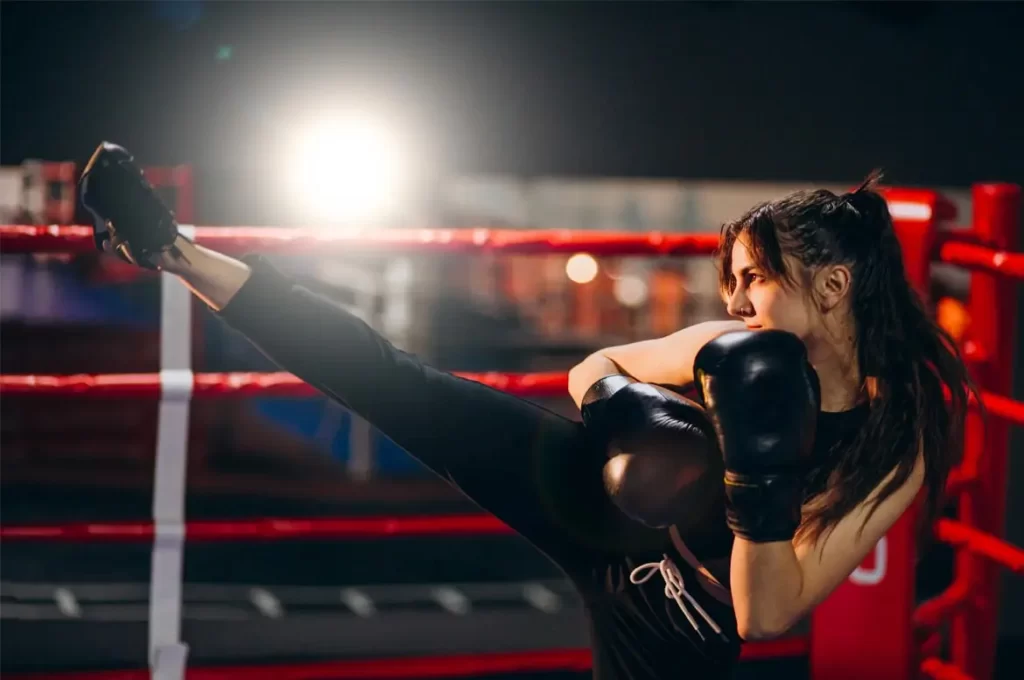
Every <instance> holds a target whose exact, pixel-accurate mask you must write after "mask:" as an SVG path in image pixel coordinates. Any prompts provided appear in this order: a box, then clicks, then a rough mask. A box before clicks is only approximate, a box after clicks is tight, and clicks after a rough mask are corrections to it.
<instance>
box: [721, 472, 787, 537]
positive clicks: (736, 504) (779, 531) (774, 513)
mask: <svg viewBox="0 0 1024 680" xmlns="http://www.w3.org/2000/svg"><path fill="white" fill-rule="evenodd" d="M725 495H726V501H727V502H726V520H727V521H728V523H729V528H730V529H732V531H733V533H734V534H736V535H737V536H739V537H740V538H744V539H746V540H748V541H752V542H754V543H771V542H774V541H791V540H793V537H794V536H795V535H796V530H797V529H798V528H799V527H800V506H801V501H802V499H803V484H802V482H801V479H800V477H799V475H796V474H775V475H770V474H768V475H766V474H761V475H753V474H741V473H737V472H731V471H727V472H726V473H725Z"/></svg>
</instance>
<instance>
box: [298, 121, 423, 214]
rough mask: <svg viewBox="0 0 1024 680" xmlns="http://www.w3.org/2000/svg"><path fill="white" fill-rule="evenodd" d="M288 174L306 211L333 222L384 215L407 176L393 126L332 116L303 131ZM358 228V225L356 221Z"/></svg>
mask: <svg viewBox="0 0 1024 680" xmlns="http://www.w3.org/2000/svg"><path fill="white" fill-rule="evenodd" d="M293 150H294V154H295V155H294V158H293V160H292V164H291V169H290V177H291V179H292V182H293V183H294V189H295V192H296V195H298V196H299V197H300V200H301V201H303V202H304V208H305V210H304V212H309V213H310V216H311V217H314V218H316V219H320V220H326V221H328V222H331V223H338V222H341V223H354V222H356V221H358V220H372V219H374V218H380V217H385V216H386V214H387V212H388V210H389V209H391V208H393V207H394V206H395V205H397V203H398V202H399V200H400V194H401V192H402V190H403V189H404V184H405V182H406V180H407V177H406V174H407V167H406V163H405V161H406V156H405V149H404V148H403V145H402V144H401V142H400V140H399V138H398V135H397V134H396V133H395V131H394V130H391V129H389V127H388V125H387V124H386V123H384V122H383V121H380V120H376V119H373V118H370V117H354V116H353V117H347V118H341V119H338V120H331V121H327V122H324V123H321V124H319V125H316V126H314V127H311V128H309V129H306V130H304V131H303V132H302V134H301V136H300V137H299V139H298V140H297V141H296V142H295V144H294V146H293ZM355 226H358V225H355Z"/></svg>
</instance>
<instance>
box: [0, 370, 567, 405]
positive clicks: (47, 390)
mask: <svg viewBox="0 0 1024 680" xmlns="http://www.w3.org/2000/svg"><path fill="white" fill-rule="evenodd" d="M455 375H457V376H459V377H461V378H465V379H467V380H473V381H475V382H479V383H482V384H484V385H487V386H488V387H493V388H494V389H498V390H501V391H503V392H508V393H509V394H515V395H517V396H532V397H555V396H557V397H561V396H565V395H566V394H567V390H568V376H567V375H566V374H565V373H561V372H552V373H499V372H491V373H456V374H455ZM162 384H163V380H162V379H161V376H160V374H159V373H115V374H109V375H88V374H80V375H0V395H4V396H16V395H19V396H29V395H31V396H68V395H88V396H89V397H91V398H108V399H134V398H150V399H155V398H157V397H159V396H160V390H161V386H162ZM320 394H321V393H320V392H319V391H318V390H317V389H316V388H315V387H312V386H310V385H309V384H307V383H305V382H304V381H302V380H300V379H299V378H297V377H295V376H294V375H292V374H291V373H284V372H276V373H196V374H193V392H192V397H193V398H194V399H213V398H219V397H256V396H259V397H312V396H319V395H320Z"/></svg>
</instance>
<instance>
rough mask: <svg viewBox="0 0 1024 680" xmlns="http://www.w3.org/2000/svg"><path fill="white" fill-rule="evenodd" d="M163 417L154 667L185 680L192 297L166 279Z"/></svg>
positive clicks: (165, 676)
mask: <svg viewBox="0 0 1024 680" xmlns="http://www.w3.org/2000/svg"><path fill="white" fill-rule="evenodd" d="M160 384H161V398H160V412H159V420H158V422H157V442H156V471H155V474H154V478H153V526H154V538H153V561H152V571H151V574H150V582H149V667H150V672H151V675H152V677H153V679H154V680H182V679H183V678H184V677H185V665H186V663H187V658H188V646H187V645H185V644H184V643H182V641H181V590H182V557H183V546H184V538H185V470H186V465H187V462H188V433H189V422H188V416H189V405H190V402H191V398H192V385H193V376H192V294H191V293H190V292H189V290H188V289H187V288H186V287H185V285H184V284H183V283H182V282H181V281H179V280H178V279H177V278H176V277H174V276H172V275H171V274H167V273H163V274H161V310H160Z"/></svg>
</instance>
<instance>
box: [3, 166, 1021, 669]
mask: <svg viewBox="0 0 1024 680" xmlns="http://www.w3.org/2000/svg"><path fill="white" fill-rule="evenodd" d="M886 198H887V200H888V201H889V205H890V209H891V212H892V214H893V217H894V222H895V224H896V228H897V232H898V235H899V237H900V240H901V243H902V246H903V249H904V253H905V258H906V265H907V272H908V276H909V277H910V279H911V281H912V282H913V283H914V285H915V286H917V287H918V289H919V290H920V291H922V292H923V293H925V294H926V293H927V291H928V287H929V280H930V270H931V266H932V263H933V262H941V263H945V264H949V265H957V266H960V267H964V268H967V269H968V270H969V271H970V276H971V282H970V291H969V299H968V310H969V312H970V316H971V318H972V324H971V328H970V333H969V337H968V338H967V340H966V341H965V342H964V345H963V352H964V355H965V357H966V358H967V360H968V362H969V364H970V367H971V370H972V373H973V375H974V376H975V378H976V380H977V382H978V385H979V387H980V388H981V391H982V397H983V401H984V405H985V407H986V410H987V412H988V418H987V420H983V418H982V417H981V416H980V415H979V413H978V411H977V409H974V410H972V412H971V414H970V415H969V418H968V422H967V432H966V438H965V447H964V452H963V457H962V461H961V462H960V464H959V466H958V467H957V468H956V469H955V470H954V472H953V474H952V475H951V477H950V480H949V489H948V491H949V495H950V497H951V498H955V499H957V500H958V516H957V517H956V519H952V518H946V519H941V520H939V521H938V522H937V524H936V525H935V527H934V536H935V538H936V540H937V541H939V542H942V543H945V544H948V545H950V546H953V547H954V548H955V550H956V558H955V572H954V577H953V580H952V583H951V585H950V586H949V587H948V588H947V589H946V590H945V591H944V592H942V593H941V594H940V595H938V596H937V597H935V598H933V599H931V600H928V601H926V602H924V603H920V604H919V603H918V602H917V601H916V598H915V570H914V564H915V559H916V546H915V532H914V526H915V519H916V512H917V508H916V507H912V508H911V509H910V510H908V512H907V513H906V514H905V515H904V516H903V517H902V518H901V519H900V520H899V521H898V522H897V523H896V525H894V526H893V528H892V530H891V531H890V532H889V533H888V534H887V535H886V536H885V537H884V538H883V539H882V540H881V541H880V542H879V543H878V544H877V546H876V548H875V550H874V553H873V554H872V555H871V556H869V557H868V559H867V560H865V562H864V563H863V564H862V565H861V566H860V567H859V568H858V569H857V570H855V571H854V572H853V573H852V574H851V576H850V577H849V578H848V579H847V580H846V581H845V582H844V583H843V584H842V585H841V586H840V587H839V588H838V589H837V590H836V591H835V592H834V593H833V594H832V595H831V596H830V597H829V599H828V600H826V601H825V602H824V603H823V604H822V605H820V606H819V607H818V608H817V610H816V611H815V612H814V614H813V616H812V617H811V627H810V633H809V635H807V636H800V637H788V638H784V639H781V640H776V641H769V642H762V643H750V644H746V645H744V647H743V652H742V655H743V658H744V659H765V658H775V657H779V656H801V657H807V658H808V660H809V666H810V674H811V677H812V678H816V679H824V678H828V679H834V678H865V677H872V678H875V679H876V680H880V679H888V678H892V679H893V680H897V679H900V680H904V679H907V678H914V677H921V676H926V677H932V678H941V679H950V680H954V679H969V678H975V679H978V680H980V679H982V678H987V677H990V676H991V675H992V672H993V662H994V656H995V645H996V637H997V636H996V626H997V618H998V608H999V580H1000V579H999V577H1000V573H1001V570H1003V569H1009V570H1011V571H1012V572H1015V573H1018V574H1020V573H1024V549H1021V548H1019V547H1015V546H1012V545H1010V544H1008V543H1006V542H1005V541H1003V540H1002V538H1001V536H1002V535H1003V522H1004V515H1005V505H1006V486H1007V482H1006V471H1007V469H1008V460H1007V459H1008V455H1009V434H1010V427H1011V426H1012V425H1018V426H1019V425H1021V424H1024V403H1020V402H1016V401H1013V400H1012V399H1010V398H1009V397H1008V396H1007V395H1009V394H1010V393H1011V390H1012V369H1011V368H1010V367H1012V365H1013V361H1014V354H1015V349H1016V344H1015V329H1016V325H1017V315H1016V310H1017V306H1016V285H1017V283H1018V282H1019V281H1020V280H1022V279H1024V254H1020V253H1015V252H1014V250H1015V249H1017V248H1019V245H1020V244H1019V238H1020V230H1021V212H1020V208H1021V190H1020V187H1018V186H1014V185H1007V184H983V185H976V186H975V187H973V215H972V216H971V221H970V225H969V226H968V227H955V226H952V225H954V224H955V223H956V222H955V220H956V218H957V215H956V210H955V207H954V206H953V205H952V203H950V202H949V201H947V200H946V199H944V198H943V197H942V196H941V195H940V194H938V193H936V192H933V191H925V190H908V189H888V190H887V191H886ZM189 200H191V198H190V196H189ZM182 231H183V232H185V233H186V234H187V235H188V236H190V237H191V238H193V239H194V240H195V241H196V242H197V243H200V244H203V245H206V246H209V247H211V248H213V249H215V250H218V251H221V252H224V253H228V254H239V253H243V252H252V251H270V252H274V253H279V254H283V253H291V254H297V253H310V252H314V251H315V252H319V253H329V252H331V251H335V252H344V253H353V252H359V251H367V252H376V251H381V250H384V251H413V252H417V253H423V252H445V253H451V252H462V253H480V252H498V253H577V252H587V253H590V254H592V255H595V256H623V255H633V256H659V257H660V256H678V257H683V256H687V257H689V256H707V255H709V254H710V253H711V252H712V251H713V250H714V248H715V247H716V245H717V236H716V235H686V234H668V233H654V234H646V235H636V234H625V233H609V232H573V231H518V230H487V229H467V230H394V231H373V232H367V233H344V234H342V233H328V232H315V231H303V230H292V229H274V228H246V227H230V228H214V227H191V226H186V227H183V229H182ZM93 249H94V246H93V236H92V230H91V228H89V227H85V226H15V225H4V226H0V250H2V251H3V252H5V253H30V252H31V253H71V254H86V253H93V252H94V250H93ZM161 276H162V312H161V322H162V323H161V364H160V371H159V373H137V374H115V375H3V376H0V396H2V397H3V398H4V399H15V398H33V399H44V398H46V397H48V396H61V397H67V396H69V395H74V396H76V397H80V398H83V399H110V398H131V399H148V400H159V420H158V431H157V443H156V471H155V479H154V497H153V516H152V520H151V521H145V522H117V523H90V522H82V523H74V524H62V525H50V526H38V525H25V526H2V527H0V540H2V542H3V543H5V544H11V543H14V542H28V541H37V542H38V541H44V542H72V541H90V542H107V543H110V542H130V543H139V544H149V545H151V546H152V570H151V579H150V585H149V588H150V598H149V623H148V625H149V668H138V669H128V670H116V671H89V672H61V673H42V674H36V673H33V674H31V675H30V676H29V675H26V676H24V677H32V678H37V679H38V678H44V677H45V678H62V679H68V680H71V679H73V678H74V679H81V680H85V679H87V678H88V679H91V680H115V679H116V680H121V679H128V678H132V679H134V678H140V679H141V678H143V677H154V678H166V679H168V680H172V679H173V680H177V679H180V678H183V677H187V678H190V679H193V680H206V679H213V678H224V679H234V678H238V679H241V678H275V679H276V680H288V679H296V680H297V679H299V678H303V679H305V680H327V679H328V678H335V679H338V678H346V679H349V678H350V679H356V678H360V679H369V678H377V679H383V678H390V679H398V678H409V679H412V678H432V677H446V678H452V677H471V676H475V675H481V674H490V675H494V674H502V673H512V672H516V673H522V672H540V671H586V670H587V669H588V668H589V666H590V652H589V650H586V649H552V650H546V651H530V652H515V653H489V654H472V655H461V656H444V657H438V656H431V657H419V658H401V659H381V660H367V659H358V660H352V659H343V660H338V661H333V662H312V663H301V664H291V665H287V666H285V665H279V666H264V667H254V666H247V667H233V668H232V667H211V668H194V667H189V666H188V663H187V656H188V649H187V646H186V645H185V644H184V643H183V642H182V640H181V607H182V551H183V549H184V545H185V543H186V542H210V541H216V542H231V541H245V540H252V539H259V540H261V541H290V540H296V539H310V538H315V539H335V540H339V541H341V540H353V539H359V540H366V539H374V540H380V541H386V540H388V539H392V538H398V537H408V536H451V535H464V536H484V535H499V534H507V533H510V530H509V529H508V527H506V526H504V525H503V524H502V523H500V522H499V521H498V520H496V519H495V518H493V517H491V516H488V515H444V516H435V517H427V516H396V517H348V518H346V517H338V518H324V519H287V518H267V519H259V520H243V521H236V520H230V521H212V520H204V521H188V520H187V519H186V518H185V516H184V514H185V513H184V498H185V493H186V483H185V479H186V475H185V473H186V469H185V468H186V458H187V450H186V449H187V440H188V437H187V434H188V431H189V420H188V417H189V404H190V402H191V401H192V400H213V399H217V400H226V399H244V398H247V397H253V396H261V397H266V396H277V397H307V396H316V395H318V393H317V392H316V391H315V390H314V389H313V388H311V387H309V386H308V385H306V384H305V383H303V382H301V381H299V380H298V379H297V378H295V377H294V376H292V375H289V374H286V373H194V372H193V370H192V365H191V356H190V333H191V326H192V313H193V302H192V299H191V296H190V294H189V293H188V292H187V290H186V289H185V288H184V286H182V285H181V284H180V283H179V282H178V281H177V280H176V279H175V278H174V277H171V276H169V275H166V274H164V275H161ZM462 375H464V376H465V377H468V378H470V379H473V380H477V381H479V382H482V383H484V384H487V385H490V386H492V387H494V388H496V389H500V390H504V391H507V392H510V393H513V394H516V395H519V396H522V397H538V398H539V397H550V396H559V397H561V396H564V395H565V394H566V391H567V385H566V382H567V377H566V375H565V374H564V373H540V374H499V373H483V374H462ZM10 677H12V678H13V677H20V676H16V675H11V676H10Z"/></svg>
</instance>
